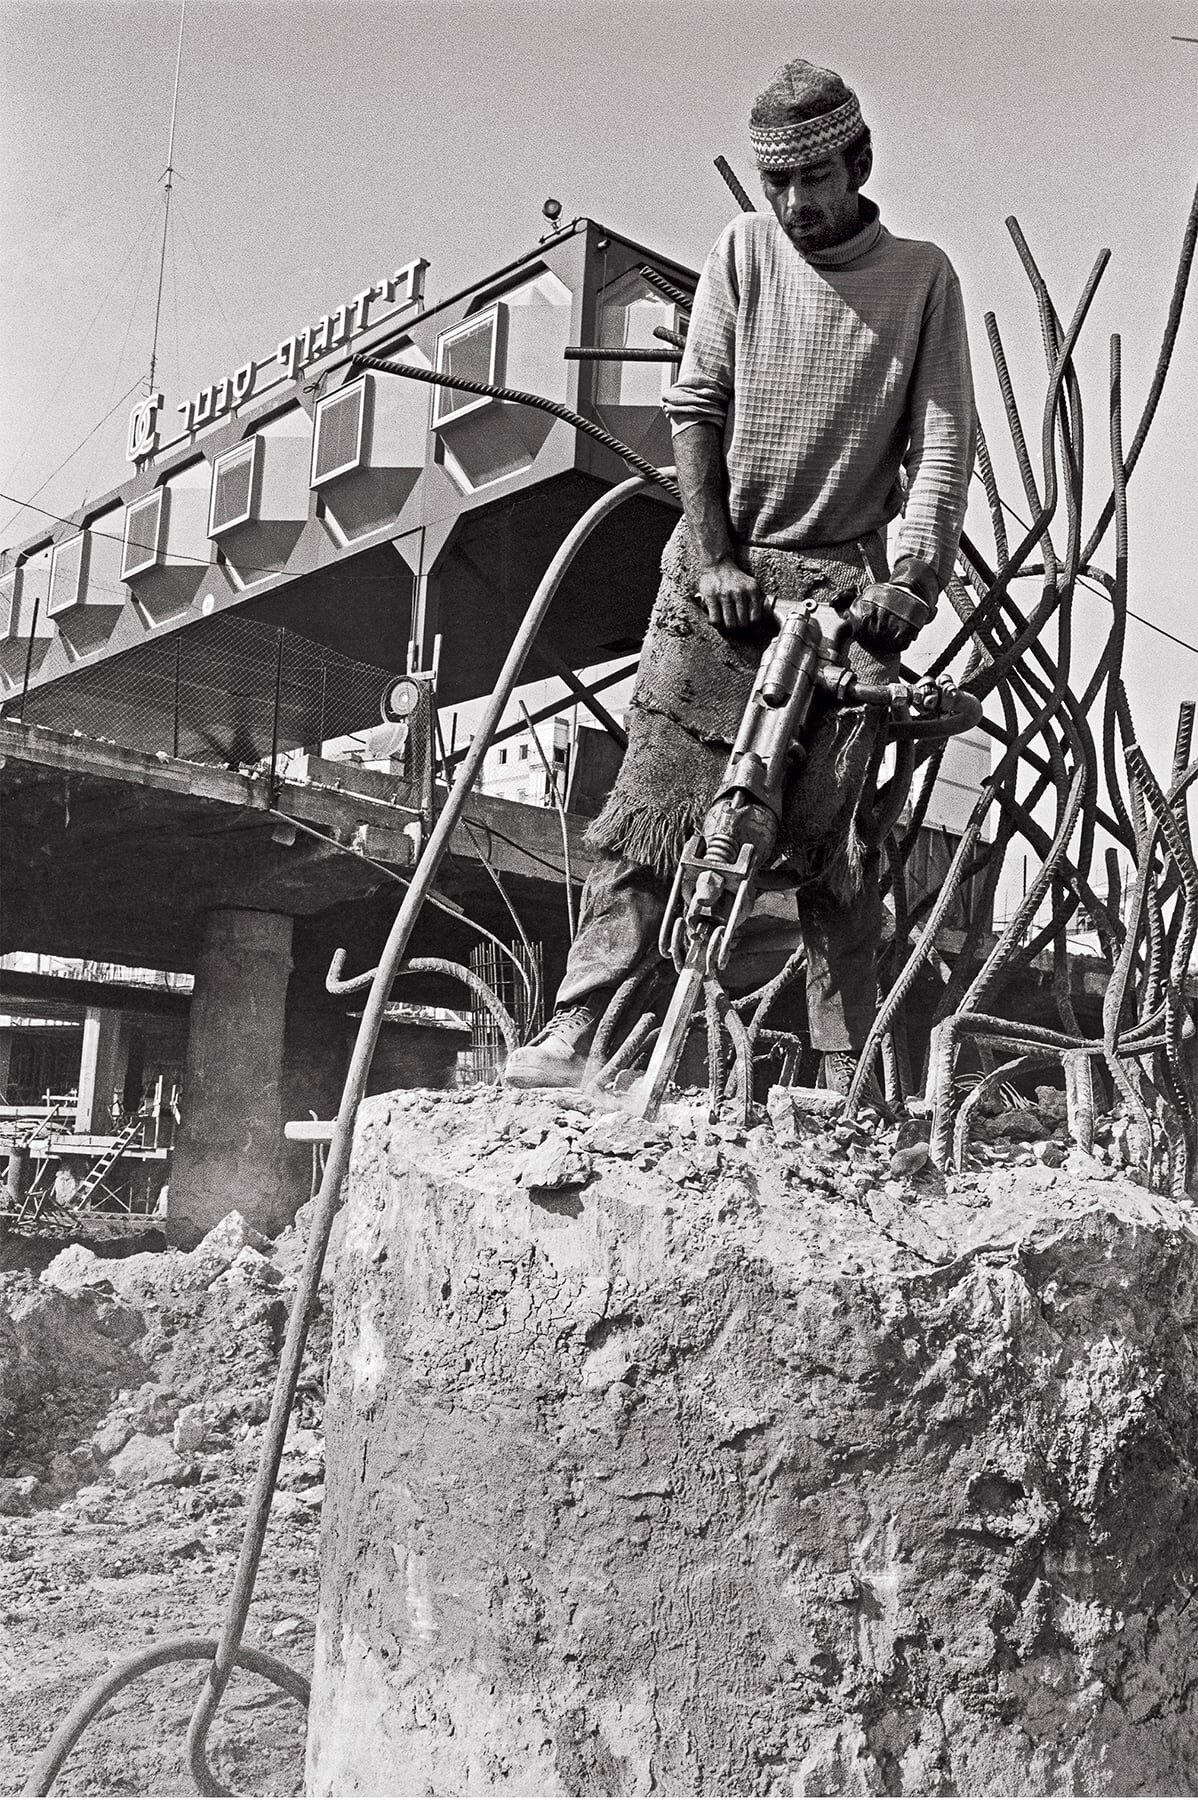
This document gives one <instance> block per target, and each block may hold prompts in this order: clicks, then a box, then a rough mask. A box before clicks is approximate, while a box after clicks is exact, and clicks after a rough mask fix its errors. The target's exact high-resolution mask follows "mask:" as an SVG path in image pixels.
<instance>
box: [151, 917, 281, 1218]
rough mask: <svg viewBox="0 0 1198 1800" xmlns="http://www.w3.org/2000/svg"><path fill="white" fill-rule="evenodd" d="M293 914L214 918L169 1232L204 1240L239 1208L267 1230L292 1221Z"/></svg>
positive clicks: (208, 926) (200, 970) (194, 1006)
mask: <svg viewBox="0 0 1198 1800" xmlns="http://www.w3.org/2000/svg"><path fill="white" fill-rule="evenodd" d="M291 926H292V922H291V919H290V918H289V917H288V916H287V914H285V913H268V912H247V911H243V910H240V909H234V908H231V907H230V908H221V909H219V910H217V911H214V912H210V913H208V914H207V916H206V918H205V921H204V936H203V942H202V944H201V947H200V955H199V960H198V962H197V964H196V972H195V991H194V994H193V995H192V1001H191V1012H190V1018H189V1022H188V1034H187V1057H186V1062H185V1064H184V1070H183V1093H182V1098H181V1103H180V1104H181V1109H182V1114H183V1117H182V1123H181V1124H180V1126H179V1132H178V1136H177V1138H176V1141H175V1148H174V1152H173V1154H172V1157H171V1174H170V1190H169V1195H168V1204H167V1226H166V1230H167V1238H168V1240H169V1241H170V1242H171V1243H172V1244H178V1245H181V1246H183V1247H184V1248H186V1247H188V1246H189V1245H192V1244H195V1243H197V1242H198V1240H199V1239H200V1238H201V1237H202V1236H203V1235H204V1233H205V1232H206V1231H208V1230H210V1229H211V1227H212V1226H213V1225H215V1224H217V1223H218V1222H219V1221H220V1220H221V1219H223V1218H224V1216H225V1214H226V1213H229V1212H232V1211H234V1210H236V1211H237V1212H239V1213H241V1214H242V1215H243V1217H244V1218H245V1219H246V1220H248V1222H249V1223H250V1224H251V1225H253V1226H255V1227H256V1228H257V1230H259V1231H263V1232H267V1233H274V1232H277V1231H279V1230H280V1229H281V1228H282V1227H283V1226H284V1225H286V1224H287V1222H288V1221H289V1219H290V1218H291V1216H292V1214H293V1213H294V1211H295V1206H296V1201H297V1198H300V1197H302V1196H294V1195H292V1194H290V1193H289V1191H288V1183H287V1181H286V1178H285V1173H284V1169H285V1165H284V1147H283V1098H282V1076H283V1035H284V1019H285V1015H286V1005H287V982H288V977H289V975H290V973H291Z"/></svg>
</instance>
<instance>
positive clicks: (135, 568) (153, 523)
mask: <svg viewBox="0 0 1198 1800" xmlns="http://www.w3.org/2000/svg"><path fill="white" fill-rule="evenodd" d="M165 493H166V489H165V488H155V489H154V492H153V493H152V494H146V495H145V496H144V498H143V499H141V500H134V501H133V502H132V503H131V504H130V505H129V506H127V507H126V508H125V535H124V540H123V542H122V545H121V580H122V581H136V580H137V578H138V576H139V575H148V574H149V572H150V570H151V569H156V568H157V567H158V565H159V564H160V563H161V561H162V545H163V541H164V538H165V536H166V532H165V526H166V506H165V504H164V502H163V496H164V494H165Z"/></svg>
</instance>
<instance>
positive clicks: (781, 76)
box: [749, 57, 864, 172]
mask: <svg viewBox="0 0 1198 1800" xmlns="http://www.w3.org/2000/svg"><path fill="white" fill-rule="evenodd" d="M863 129H864V120H863V119H862V117H861V107H860V105H859V103H858V100H857V96H856V94H855V93H854V92H853V90H852V88H850V87H846V86H845V83H844V82H843V81H842V80H841V78H840V76H839V75H837V74H836V73H835V71H834V70H832V69H817V68H816V66H815V64H814V63H809V62H804V61H803V60H802V58H801V57H797V58H796V59H795V61H794V62H788V63H785V64H784V65H783V67H782V68H780V69H779V70H777V72H776V73H775V74H774V75H772V76H771V77H770V83H769V86H768V87H767V88H765V89H764V90H763V92H762V93H760V94H758V96H757V98H756V100H754V102H753V110H752V112H751V113H750V114H749V142H750V143H751V144H752V146H753V154H754V156H755V157H756V158H757V167H758V168H759V169H766V170H770V171H774V172H780V171H782V170H784V169H802V168H805V167H807V165H808V164H810V163H816V162H821V161H822V160H823V158H824V157H825V156H830V155H831V154H832V152H833V151H834V150H843V149H844V147H845V145H846V144H851V143H852V141H853V139H854V138H855V137H856V136H857V134H858V133H859V132H860V131H862V130H863Z"/></svg>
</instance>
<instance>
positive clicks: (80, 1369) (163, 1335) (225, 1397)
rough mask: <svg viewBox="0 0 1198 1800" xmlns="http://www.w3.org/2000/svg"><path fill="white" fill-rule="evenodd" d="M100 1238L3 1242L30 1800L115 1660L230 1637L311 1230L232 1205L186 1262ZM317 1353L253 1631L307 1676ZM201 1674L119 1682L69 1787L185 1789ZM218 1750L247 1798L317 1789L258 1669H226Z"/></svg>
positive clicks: (1, 1335)
mask: <svg viewBox="0 0 1198 1800" xmlns="http://www.w3.org/2000/svg"><path fill="white" fill-rule="evenodd" d="M85 1229H86V1230H87V1232H88V1237H87V1241H86V1245H85V1244H83V1243H75V1244H68V1243H67V1241H66V1240H64V1238H63V1237H62V1236H59V1237H57V1238H53V1239H51V1238H44V1237H43V1238H39V1237H32V1236H23V1235H22V1236H16V1235H14V1236H13V1237H11V1238H9V1239H8V1241H7V1242H6V1243H4V1244H2V1245H0V1270H2V1273H0V1433H2V1440H0V1627H2V1629H0V1695H2V1697H0V1791H3V1792H4V1793H17V1792H19V1791H20V1789H21V1787H22V1785H23V1783H24V1781H25V1780H26V1778H27V1776H28V1774H29V1771H30V1768H31V1766H32V1764H33V1762H34V1760H35V1758H36V1756H37V1754H38V1753H39V1752H40V1751H41V1749H42V1748H43V1747H44V1746H45V1744H46V1743H47V1741H48V1740H49V1738H50V1736H51V1734H52V1732H53V1731H54V1729H55V1728H56V1726H57V1725H58V1724H59V1723H60V1722H61V1720H62V1719H63V1717H64V1716H65V1715H66V1713H67V1712H68V1711H69V1709H70V1708H71V1706H72V1705H73V1704H74V1702H75V1701H76V1700H77V1699H78V1697H79V1695H80V1694H81V1693H82V1692H83V1690H84V1689H85V1688H86V1687H87V1686H88V1685H89V1684H90V1683H91V1682H92V1681H94V1680H95V1679H96V1678H97V1677H98V1676H101V1675H103V1674H104V1673H105V1672H106V1671H107V1670H108V1669H109V1668H111V1667H112V1665H113V1663H114V1662H115V1661H116V1660H117V1659H118V1658H119V1657H121V1656H124V1655H126V1654H129V1653H131V1652H134V1651H136V1650H138V1649H144V1648H148V1647H149V1646H150V1645H151V1644H152V1643H154V1642H155V1641H156V1640H159V1639H161V1638H165V1637H170V1636H174V1635H177V1634H179V1633H183V1632H194V1633H197V1634H201V1635H215V1633H216V1632H217V1630H218V1629H219V1625H220V1621H221V1615H222V1611H223V1608H224V1605H225V1602H226V1599H227V1596H228V1593H229V1589H230V1586H231V1584H232V1579H233V1571H234V1568H235V1565H236V1560H237V1552H238V1548H239V1544H240V1539H241V1533H242V1526H243V1522H244V1517H245V1507H246V1499H247V1495H248V1492H249V1489H250V1485H251V1482H252V1477H253V1473H254V1468H255V1466H256V1463H257V1459H258V1450H259V1445H260V1441H261V1436H262V1428H263V1426H262V1422H263V1420H264V1419H265V1417H266V1414H267V1410H268V1407H269V1401H270V1393H271V1388H272V1384H273V1379H274V1372H275V1366H276V1361H277V1354H278V1349H279V1345H280V1343H281V1338H282V1331H283V1326H284V1323H285V1317H286V1307H287V1303H288V1300H289V1298H290V1292H289V1290H290V1288H291V1286H292V1281H293V1274H294V1270H295V1268H296V1266H297V1264H298V1259H299V1255H300V1239H299V1236H298V1234H297V1233H296V1232H294V1231H293V1232H290V1233H288V1234H287V1235H286V1236H285V1237H284V1238H283V1239H281V1240H279V1242H278V1243H276V1244H266V1243H264V1242H263V1240H261V1239H258V1238H256V1237H255V1236H254V1234H252V1233H247V1232H246V1231H245V1230H244V1229H243V1228H242V1226H241V1222H240V1220H238V1219H237V1218H233V1219H230V1220H227V1221H225V1222H224V1223H223V1224H222V1226H220V1227H218V1228H217V1230H216V1231H215V1232H214V1233H212V1234H210V1235H209V1238H208V1239H206V1240H205V1241H204V1243H203V1244H202V1245H200V1247H199V1248H198V1249H197V1250H195V1251H193V1252H192V1253H191V1254H190V1255H184V1254H181V1253H180V1252H177V1251H168V1250H165V1249H164V1248H163V1247H162V1240H161V1238H159V1239H158V1240H157V1246H158V1247H156V1248H155V1247H151V1248H146V1247H145V1246H146V1244H147V1243H149V1244H150V1245H153V1244H154V1239H153V1238H148V1237H146V1236H145V1235H143V1236H142V1237H141V1238H140V1240H138V1239H136V1238H135V1239H132V1240H130V1239H129V1238H128V1237H126V1238H125V1240H124V1241H123V1242H122V1241H120V1240H116V1241H110V1242H108V1243H104V1242H102V1241H101V1242H98V1241H97V1239H96V1237H95V1236H94V1235H93V1233H94V1230H95V1227H94V1226H93V1225H92V1224H91V1222H89V1224H88V1226H87V1227H86V1228H85ZM101 1229H102V1227H101ZM87 1246H91V1248H89V1247H87ZM259 1246H260V1247H259ZM97 1250H98V1251H100V1252H101V1254H99V1255H97V1254H96V1251H97ZM105 1252H107V1253H108V1254H104V1253H105ZM112 1252H118V1254H115V1255H114V1254H112ZM47 1271H48V1280H45V1279H43V1276H45V1275H46V1274H47ZM51 1283H52V1284H53V1285H50V1284H51ZM326 1344H327V1326H326V1323H325V1321H324V1320H323V1319H320V1320H318V1321H317V1324H316V1327H315V1329H314V1333H313V1338H312V1340H311V1349H310V1353H309V1359H308V1364H307V1367H306V1369H305V1372H304V1377H303V1380H302V1382H301V1392H300V1395H299V1397H298V1401H297V1406H296V1410H295V1414H294V1417H293V1425H292V1434H291V1437H290V1439H289V1445H288V1452H287V1455H286V1458H285V1466H284V1469H283V1472H282V1477H281V1484H280V1492H279V1494H278V1496H277V1499H276V1503H275V1507H274V1511H273V1514H272V1518H271V1525H270V1531H269V1535H268V1537H267V1542H266V1547H265V1553H264V1555H263V1558H262V1564H261V1570H260V1573H259V1577H258V1583H257V1589H256V1593H255V1598H254V1604H253V1610H252V1613H251V1618H250V1628H249V1638H250V1641H252V1642H253V1643H255V1644H258V1645H261V1646H262V1647H264V1648H268V1649H269V1650H270V1651H271V1652H272V1653H273V1654H274V1655H276V1656H280V1657H282V1658H283V1660H284V1661H286V1662H288V1663H290V1664H291V1665H292V1666H293V1667H295V1668H297V1669H299V1670H301V1671H302V1672H303V1673H304V1674H305V1675H307V1674H309V1673H310V1670H311V1655H312V1621H313V1619H314V1616H315V1600H316V1586H317V1545H318V1538H319V1531H320V1510H321V1498H322V1493H323V1458H322V1441H321V1438H320V1435H319V1428H320V1423H321V1411H322V1405H323V1393H324V1375H323V1351H322V1346H324V1345H326ZM201 1679H202V1669H201V1667H200V1666H199V1665H197V1664H194V1663H193V1664H184V1665H179V1666H177V1667H174V1668H167V1669H163V1670H159V1671H157V1672H155V1673H154V1674H152V1675H149V1676H147V1677H145V1678H144V1679H143V1680H141V1681H139V1682H137V1683H136V1684H135V1685H133V1686H131V1687H129V1688H128V1689H126V1690H125V1691H124V1692H123V1693H122V1694H120V1695H119V1696H118V1697H117V1699H116V1700H115V1701H114V1702H113V1704H112V1705H111V1706H110V1708H109V1709H108V1710H107V1711H106V1712H105V1713H104V1715H103V1717H102V1718H101V1719H100V1720H99V1721H97V1722H96V1723H95V1724H94V1725H93V1726H92V1727H91V1728H90V1729H89V1730H88V1732H87V1733H86V1734H85V1736H84V1738H83V1739H82V1741H81V1742H80V1744H79V1745H78V1747H77V1748H76V1750H75V1751H74V1752H73V1754H72V1756H71V1758H70V1760H69V1762H68V1764H67V1765H66V1768H65V1769H64V1770H63V1773H62V1775H61V1777H60V1778H59V1781H58V1784H57V1791H60V1792H70V1793H76V1794H189V1793H193V1792H194V1791H195V1790H194V1784H193V1782H192V1779H191V1776H190V1773H189V1771H188V1769H187V1764H186V1751H185V1738H186V1730H187V1722H188V1718H189V1716H190V1713H191V1710H192V1707H193V1705H194V1701H195V1698H196V1694H197V1692H198V1688H199V1684H200V1681H201ZM211 1749H212V1753H213V1756H214V1766H215V1767H216V1768H217V1769H218V1770H219V1772H220V1775H221V1777H222V1779H223V1780H224V1781H225V1782H226V1784H227V1786H228V1787H229V1788H231V1789H233V1790H235V1791H239V1792H248V1793H269V1794H298V1793H299V1792H300V1791H301V1789H302V1782H303V1755H304V1719H303V1714H302V1711H301V1709H300V1708H299V1707H298V1706H296V1705H295V1703H294V1702H293V1701H291V1700H289V1699H287V1698H286V1697H285V1696H283V1695H280V1694H279V1693H278V1691H277V1690H276V1689H274V1688H273V1687H271V1686H269V1685H267V1684H266V1683H264V1682H262V1681H259V1680H256V1679H254V1678H253V1677H250V1676H248V1675H238V1676H236V1677H235V1678H234V1681H233V1683H232V1685H231V1686H230V1689H229V1692H228V1695H227V1697H226V1699H225V1701H224V1703H223V1705H222V1707H221V1713H220V1719H219V1722H218V1724H217V1727H216V1729H215V1730H214V1733H213V1736H212V1740H211Z"/></svg>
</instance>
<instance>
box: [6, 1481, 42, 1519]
mask: <svg viewBox="0 0 1198 1800" xmlns="http://www.w3.org/2000/svg"><path fill="white" fill-rule="evenodd" d="M41 1485H42V1484H41V1482H40V1481H39V1480H38V1478H37V1476H36V1475H15V1476H10V1477H9V1478H8V1479H7V1480H0V1518H5V1519H12V1518H15V1517H17V1516H18V1515H19V1514H20V1513H29V1512H32V1511H33V1508H34V1504H35V1502H36V1500H37V1498H38V1495H39V1493H40V1490H41Z"/></svg>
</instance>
